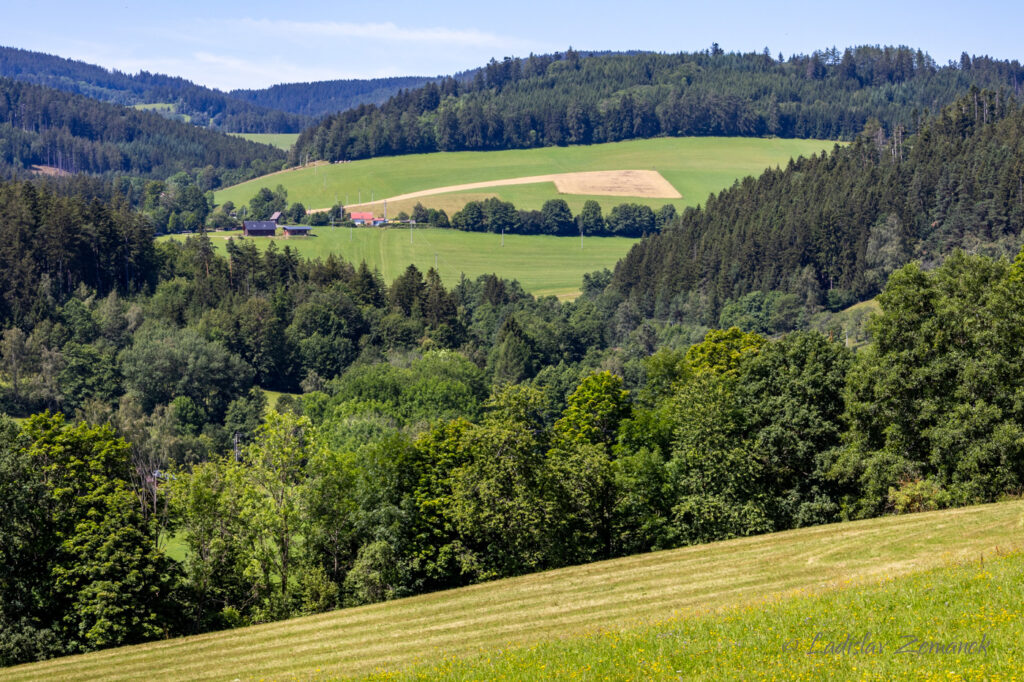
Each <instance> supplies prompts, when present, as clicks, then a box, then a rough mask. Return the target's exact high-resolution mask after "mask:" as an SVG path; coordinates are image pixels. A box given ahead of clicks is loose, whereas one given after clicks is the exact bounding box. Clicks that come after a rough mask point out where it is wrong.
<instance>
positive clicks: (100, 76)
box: [0, 47, 311, 133]
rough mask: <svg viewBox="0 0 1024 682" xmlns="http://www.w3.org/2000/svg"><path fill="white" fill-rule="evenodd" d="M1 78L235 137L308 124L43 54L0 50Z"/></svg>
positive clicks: (175, 81) (185, 85) (189, 88)
mask: <svg viewBox="0 0 1024 682" xmlns="http://www.w3.org/2000/svg"><path fill="white" fill-rule="evenodd" d="M0 76H7V77H8V78H13V79H15V80H19V81H22V82H27V83H34V84H36V85H45V86H46V87H50V88H55V89H57V90H63V91H64V92H72V93H75V94H80V95H86V96H87V97H91V98H93V99H97V100H100V101H102V102H110V103H112V104H120V105H123V106H134V105H136V104H158V103H159V104H167V105H171V106H172V107H173V109H174V111H173V115H174V116H177V117H178V118H179V119H181V120H183V121H188V122H191V123H192V124H194V125H199V126H204V127H210V128H216V129H218V130H222V131H225V132H235V133H297V132H299V131H300V130H301V129H302V127H303V126H305V125H307V124H309V123H310V122H311V119H308V118H306V117H305V116H302V115H299V114H297V113H287V112H283V111H278V110H275V109H273V108H268V107H266V106H261V105H260V103H253V102H250V101H246V100H245V99H242V98H238V97H233V96H231V95H228V94H226V93H224V92H221V91H220V90H215V89H212V88H207V87H203V86H201V85H196V84H195V83H193V82H192V81H189V80H185V79H184V78H178V77H174V76H164V75H161V74H154V73H148V72H146V71H140V72H139V73H137V74H135V75H131V74H126V73H122V72H120V71H108V70H107V69H104V68H103V67H101V66H95V65H93V64H87V63H85V62H80V61H76V60H73V59H64V58H63V57H57V56H54V55H48V54H43V53H41V52H30V51H28V50H20V49H17V48H13V47H0Z"/></svg>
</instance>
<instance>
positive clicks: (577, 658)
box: [0, 501, 1024, 680]
mask: <svg viewBox="0 0 1024 682" xmlns="http://www.w3.org/2000/svg"><path fill="white" fill-rule="evenodd" d="M1022 540H1024V502H1021V501H1014V502H1006V503H1001V504H994V505H983V506H977V507H968V508H963V509H955V510H947V511H941V512H930V513H925V514H915V515H908V516H899V517H887V518H881V519H873V520H869V521H858V522H854V523H843V524H835V525H830V526H819V527H815V528H805V529H800V530H794V531H787V532H784V533H776V534H772V535H764V536H759V537H752V538H742V539H737V540H729V541H725V542H717V543H712V544H708V545H702V546H696V547H686V548H682V549H676V550H670V551H664V552H655V553H650V554H642V555H636V556H632V557H626V558H623V559H616V560H612V561H605V562H599V563H594V564H588V565H584V566H576V567H571V568H565V569H560V570H556V571H547V572H544V573H538V574H534V575H529V576H523V577H519V578H512V579H508V580H502V581H497V582H493V583H486V584H481V585H474V586H471V587H466V588H461V589H457V590H450V591H446V592H437V593H433V594H427V595H421V596H418V597H412V598H409V599H402V600H396V601H392V602H387V603H383V604H375V605H370V606H363V607H358V608H353V609H344V610H341V611H336V612H332V613H325V614H320V615H316V616H309V617H305V618H296V619H293V620H290V621H284V622H279V623H269V624H266V625H260V626H256V627H251V628H245V629H239V630H232V631H225V632H217V633H210V634H206V635H200V636H196V637H188V638H182V639H174V640H167V641H161V642H152V643H149V644H143V645H139V646H133V647H125V648H121V649H114V650H109V651H101V652H96V653H91V654H86V655H82V656H74V657H68V658H62V659H56V660H53V661H45V662H42V663H35V664H31V665H26V666H19V667H15V668H9V669H6V670H0V679H4V680H28V679H65V680H86V679H88V680H94V679H107V680H129V679H153V678H163V679H189V680H205V679H236V678H238V679H246V678H264V679H266V678H274V679H281V678H285V677H288V678H292V677H297V678H301V679H334V678H339V677H344V676H359V675H371V674H378V675H380V674H384V673H387V672H400V671H403V670H406V671H410V673H411V674H416V675H423V676H426V677H433V676H434V673H436V674H437V675H439V676H442V677H443V676H446V675H447V676H451V677H455V678H461V677H475V678H491V677H494V676H500V674H502V673H505V674H510V675H511V673H513V672H515V675H511V676H513V677H514V676H516V675H517V676H518V677H519V678H520V679H537V678H539V677H544V676H551V675H555V676H558V675H562V676H565V677H569V676H570V675H571V673H573V672H576V673H579V675H580V676H582V677H584V678H588V679H597V678H599V677H600V676H601V673H602V672H605V674H607V675H608V676H610V677H612V678H615V679H629V678H631V677H632V678H637V679H646V678H649V677H651V676H654V677H659V676H673V677H674V676H676V675H677V673H675V670H680V669H682V668H681V667H679V666H681V665H692V667H691V668H690V670H692V671H693V675H694V676H704V677H708V678H711V677H715V678H718V679H729V678H733V679H735V678H744V677H745V678H751V677H754V678H760V677H764V678H771V677H772V676H773V675H774V676H775V677H777V678H779V679H788V678H790V677H791V676H790V675H789V674H787V673H786V669H785V668H771V667H765V668H761V667H758V666H761V665H765V666H768V665H769V664H771V665H788V664H787V663H786V662H785V661H781V662H780V660H781V659H782V658H784V657H783V656H782V652H781V647H782V645H783V644H785V643H786V642H787V641H788V640H789V639H790V638H792V637H797V638H800V639H801V643H807V637H808V636H809V635H811V634H812V633H813V632H814V631H816V630H817V629H818V627H816V626H817V624H818V623H820V624H821V625H820V629H821V630H822V631H823V632H827V633H829V634H830V635H832V634H833V633H835V634H837V635H838V634H841V632H840V630H841V629H843V628H845V629H847V630H849V631H850V632H851V633H853V634H859V633H861V632H864V631H871V632H873V633H878V636H879V637H889V638H891V637H894V636H898V635H899V634H901V633H902V632H903V630H904V629H909V630H914V631H915V633H919V634H920V635H923V636H931V635H932V634H933V633H934V636H936V637H946V636H950V637H953V636H956V637H960V636H961V635H963V636H967V635H970V636H973V637H977V636H980V635H981V634H982V632H987V633H989V636H990V637H992V638H993V641H995V637H996V636H997V634H998V636H999V637H1000V639H999V642H1000V647H1001V648H1000V649H997V650H996V651H997V652H999V653H998V654H996V656H1003V657H1009V660H1011V661H1014V660H1015V661H1017V663H1018V669H1019V660H1020V659H1019V657H1017V655H1016V653H1015V651H1014V649H1012V648H1011V647H1012V646H1015V644H1014V641H1019V631H1018V630H1017V629H1016V628H1019V627H1020V626H1019V623H1017V622H1016V612H1017V610H1019V609H1020V605H1021V603H1022V600H1021V595H1020V580H1019V575H1020V571H1019V563H1018V564H1012V563H1011V564H1007V565H1006V567H1005V570H1004V567H1003V566H1002V565H1000V564H996V567H995V568H992V563H991V558H992V556H993V552H994V551H995V549H996V548H997V547H998V548H1003V549H1004V550H1005V549H1014V548H1018V547H1020V546H1021V544H1022ZM982 556H984V557H986V567H987V571H988V572H989V574H990V576H985V575H982V577H981V578H976V577H975V574H972V573H970V569H969V568H965V569H963V570H965V571H967V572H966V573H961V574H955V573H954V574H950V576H951V577H949V579H948V580H947V579H946V578H943V577H942V573H941V572H940V573H928V574H924V575H921V576H917V577H915V578H912V579H911V580H910V581H908V582H906V583H903V582H902V581H898V582H893V583H891V584H892V585H893V586H894V587H892V588H887V587H885V586H886V585H888V584H890V583H883V585H882V587H883V588H885V589H893V590H896V592H889V593H887V594H888V596H886V594H883V593H875V592H872V591H871V590H872V588H871V587H870V582H871V581H888V580H890V579H893V578H895V577H897V576H903V575H908V574H912V573H915V572H918V571H924V570H928V569H933V568H936V567H941V566H946V565H949V564H950V563H951V562H957V561H979V560H980V559H981V558H982ZM1011 561H1013V560H1011ZM953 570H954V571H955V570H960V569H953ZM974 580H977V581H978V582H977V583H975V582H972V581H974ZM914 581H918V582H914ZM921 581H923V582H921ZM929 581H932V582H929ZM1014 581H1016V582H1014ZM900 585H906V587H905V588H901V587H900ZM844 586H845V587H846V588H847V589H846V590H840V591H837V592H834V593H833V592H830V591H829V590H831V589H833V588H841V587H844ZM858 586H863V587H858ZM851 588H852V589H851ZM900 590H902V591H900ZM800 593H803V594H809V595H810V596H807V597H806V599H808V600H811V601H801V600H803V599H805V597H799V596H796V597H795V596H794V595H796V594H800ZM815 593H820V594H817V595H815ZM843 595H851V598H850V599H844V597H843ZM893 595H895V596H893ZM961 595H962V596H961ZM933 597H934V598H933ZM815 599H824V600H828V599H835V600H836V601H834V602H828V601H822V602H814V601H813V600H815ZM791 600H792V601H791ZM946 601H948V602H949V604H945V603H943V602H946ZM940 604H941V606H940ZM759 609H762V610H763V611H762V612H761V613H762V615H759ZM771 609H781V610H779V611H772V610H771ZM844 609H845V610H844ZM1003 609H1008V611H1007V612H1005V613H1004V611H1003ZM804 614H806V615H804ZM890 617H891V620H890ZM806 618H810V620H806ZM744 619H746V620H744ZM883 625H884V626H885V627H883ZM997 628H998V632H997ZM659 635H665V636H664V637H659ZM1011 638H1018V639H1016V640H1014V639H1011ZM684 640H685V641H684ZM886 641H889V640H886ZM588 646H594V647H596V648H594V649H587V648H586V647H588ZM530 648H532V651H533V652H536V654H533V653H530ZM618 649H621V650H618ZM640 649H643V651H641V650H640ZM502 652H505V653H502ZM613 654H614V655H615V656H616V657H618V658H616V659H614V660H605V661H603V660H602V659H601V656H602V655H603V656H605V658H606V659H607V658H608V657H610V656H612V655H613ZM524 656H525V657H526V658H525V659H524V658H523V657H524ZM592 656H596V658H593V659H592ZM691 656H692V657H693V658H692V661H691V658H690V657H691ZM496 657H497V658H496ZM463 658H465V659H466V660H465V661H460V660H458V659H463ZM488 658H490V662H488V661H487V659H488ZM719 658H721V659H722V660H723V661H724V662H725V663H724V665H725V667H724V668H718V667H716V666H717V660H718V659H719ZM848 658H849V660H847V659H840V657H838V656H837V657H835V658H833V659H827V660H828V661H829V662H830V663H829V664H834V665H841V666H843V665H850V666H852V665H859V663H860V661H861V659H854V658H853V657H852V656H851V657H848ZM684 659H685V660H684ZM815 660H826V659H824V658H822V659H815ZM503 661H505V662H503ZM688 661H691V662H688ZM979 662H980V663H981V664H984V665H988V664H989V663H990V660H989V659H987V658H986V659H984V660H980V659H967V660H963V661H961V662H959V663H957V662H955V661H953V660H951V659H947V658H943V659H941V661H938V660H937V659H936V658H934V657H933V658H930V659H926V658H923V657H922V658H921V659H920V661H918V662H917V665H922V666H923V665H927V664H929V663H930V664H932V665H935V666H936V668H935V670H939V671H941V670H945V669H947V668H949V667H950V666H953V665H961V664H962V665H963V666H965V667H966V666H977V665H978V664H979ZM520 663H524V664H528V665H529V666H530V667H529V668H528V669H526V670H525V671H520V672H516V670H519V668H518V667H517V666H519V665H520ZM996 663H998V665H1000V666H1001V669H1003V668H1005V667H1006V665H1007V664H1006V663H1005V658H1004V659H999V660H997V661H996ZM899 664H900V665H909V664H905V663H899ZM585 665H591V666H595V665H599V666H604V667H603V668H599V669H598V668H592V669H591V670H590V671H586V670H582V669H576V667H577V666H579V667H580V668H583V667H584V666H585ZM748 665H750V666H754V667H755V668H757V669H756V670H753V668H749V667H746V666H748ZM793 665H799V666H803V667H800V668H792V670H793V671H795V672H796V673H798V674H804V673H805V672H808V671H809V673H808V674H811V675H812V676H815V677H820V676H821V674H820V673H821V669H813V668H808V667H807V666H810V665H811V663H803V662H800V663H797V664H793ZM993 665H994V664H993ZM487 666H491V667H487ZM494 666H504V667H498V668H495V667H494ZM510 666H511V667H510ZM655 666H657V667H655ZM744 670H745V671H746V672H745V673H743V672H740V673H737V674H731V673H732V672H733V671H744ZM752 670H753V672H751V671H752ZM776 670H778V672H777V673H776ZM829 670H830V669H829ZM839 670H840V673H841V672H842V671H843V670H844V668H839ZM723 671H724V672H723ZM851 672H852V674H853V675H859V674H860V673H859V671H851ZM591 673H593V674H591ZM682 676H683V677H686V675H682ZM840 676H842V677H846V675H840ZM943 679H946V678H943Z"/></svg>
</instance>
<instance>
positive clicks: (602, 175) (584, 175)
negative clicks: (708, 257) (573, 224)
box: [346, 170, 683, 208]
mask: <svg viewBox="0 0 1024 682" xmlns="http://www.w3.org/2000/svg"><path fill="white" fill-rule="evenodd" d="M538 182H553V183H555V188H556V189H557V190H558V191H559V193H561V194H590V195H598V196H610V197H644V198H650V199H681V198H682V196H683V195H681V194H680V193H679V192H678V190H676V188H675V187H673V186H672V185H671V184H670V183H669V181H668V180H666V179H665V178H663V177H662V176H661V173H659V172H658V171H653V170H616V171H584V172H580V173H552V174H550V175H528V176H526V177H522V178H506V179H504V180H488V181H486V182H470V183H466V184H463V185H448V186H447V187H434V188H433V189H425V190H421V191H419V192H410V193H408V194H399V195H398V196H393V197H388V198H386V199H378V200H377V201H372V202H371V201H365V202H363V203H361V204H350V205H349V206H351V207H355V206H375V205H377V204H383V203H384V202H385V201H402V200H404V199H418V198H420V197H429V196H431V195H434V194H447V193H449V192H462V191H466V190H474V189H486V188H488V187H504V186H508V185H533V184H536V183H538ZM346 208H348V207H346Z"/></svg>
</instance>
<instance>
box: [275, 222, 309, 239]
mask: <svg viewBox="0 0 1024 682" xmlns="http://www.w3.org/2000/svg"><path fill="white" fill-rule="evenodd" d="M282 229H283V230H284V236H285V237H306V236H309V233H310V231H311V230H312V229H313V228H312V227H309V226H308V225H284V226H283V228H282Z"/></svg>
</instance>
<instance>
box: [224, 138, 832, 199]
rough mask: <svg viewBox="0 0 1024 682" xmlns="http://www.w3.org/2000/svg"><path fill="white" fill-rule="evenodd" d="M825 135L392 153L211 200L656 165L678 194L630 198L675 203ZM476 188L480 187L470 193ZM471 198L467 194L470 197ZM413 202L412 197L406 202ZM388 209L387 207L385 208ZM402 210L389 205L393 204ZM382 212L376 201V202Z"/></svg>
mask: <svg viewBox="0 0 1024 682" xmlns="http://www.w3.org/2000/svg"><path fill="white" fill-rule="evenodd" d="M834 144H835V143H834V142H830V141H826V140H789V139H785V140H784V139H759V138H741V137H728V138H717V137H686V138H671V137H669V138H655V139H650V140H631V141H628V142H613V143H609V144H600V145H589V146H577V147H545V148H541V149H517V150H509V151H496V152H442V153H437V154H414V155H409V156H395V157H385V158H378V159H368V160H365V161H354V162H352V163H340V164H325V165H318V166H315V167H310V168H299V169H294V170H290V171H285V172H282V173H275V174H274V175H271V176H265V177H263V178H256V179H255V180H251V181H249V182H246V183H242V184H240V185H235V186H234V187H228V188H226V189H223V190H220V191H219V192H217V193H216V194H215V197H214V198H215V201H216V202H217V203H223V202H224V201H227V200H231V201H233V202H235V204H236V205H242V204H247V203H248V202H249V199H251V198H252V197H253V195H254V194H256V192H257V191H258V190H259V188H260V187H270V188H271V189H273V188H274V187H276V186H277V185H278V184H281V185H284V187H285V188H286V189H287V190H288V200H289V201H298V202H301V203H302V204H303V205H304V206H305V207H306V208H307V209H310V208H325V207H328V206H331V205H333V204H334V203H335V202H341V203H342V204H344V205H350V204H356V203H359V202H367V201H370V199H371V194H372V197H373V198H374V199H377V200H380V199H384V198H386V197H392V196H397V195H400V194H406V193H409V192H416V191H420V190H425V189H430V188H434V187H448V186H450V185H458V184H464V183H472V182H483V181H486V180H501V179H505V178H518V177H526V176H533V175H543V174H548V173H568V172H576V171H598V170H657V171H658V172H660V173H661V174H662V176H664V177H665V179H666V180H668V181H669V183H671V184H672V185H673V186H674V187H675V188H676V189H677V190H679V192H680V194H682V195H683V198H682V199H677V200H667V199H643V200H641V199H636V201H639V202H641V203H646V204H649V205H651V206H661V205H663V204H666V203H673V204H675V205H676V206H677V207H683V206H692V205H696V204H698V203H704V201H705V200H706V199H707V197H708V194H709V193H711V192H717V191H719V190H721V189H724V188H726V187H728V186H729V185H731V184H732V183H733V181H734V180H736V179H737V178H741V177H744V176H747V175H758V174H760V173H761V172H762V171H763V170H764V169H765V168H767V167H769V166H776V165H785V164H786V163H787V162H788V161H789V159H790V158H793V157H797V156H801V155H804V156H807V155H810V154H814V153H818V152H820V151H822V150H823V149H831V148H832V146H833V145H834ZM474 194H480V192H474ZM485 195H489V196H500V197H502V198H503V199H505V200H507V201H512V202H513V203H515V204H516V207H517V208H520V209H531V208H532V209H539V208H540V207H541V205H542V204H543V203H544V201H546V200H547V199H550V198H552V197H555V196H558V193H557V191H556V190H555V188H554V185H553V183H550V182H549V183H542V184H539V185H520V186H514V187H496V188H494V191H493V192H487V193H485ZM444 196H445V195H438V199H435V198H433V197H428V198H424V199H421V201H422V202H423V204H424V206H428V207H431V206H432V207H434V208H445V209H446V210H451V209H452V207H453V204H452V202H451V197H448V198H446V199H444V200H443V201H447V202H448V203H447V204H441V203H439V202H440V201H442V199H440V197H444ZM474 198H475V197H474ZM563 198H565V199H566V201H567V202H568V203H569V205H570V207H572V209H573V211H574V212H575V211H578V210H579V209H580V208H581V207H582V205H583V202H584V201H585V200H586V199H588V198H594V199H596V200H597V201H599V202H600V203H601V205H602V206H603V207H604V208H605V210H611V208H612V207H613V206H615V205H616V204H619V203H622V202H624V201H633V199H630V198H628V197H608V196H597V197H586V196H579V195H565V196H564V197H563ZM412 203H415V202H412ZM391 209H392V207H391V206H389V211H390V210H391ZM399 210H403V209H402V206H395V207H394V211H399ZM381 211H383V207H381Z"/></svg>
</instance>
